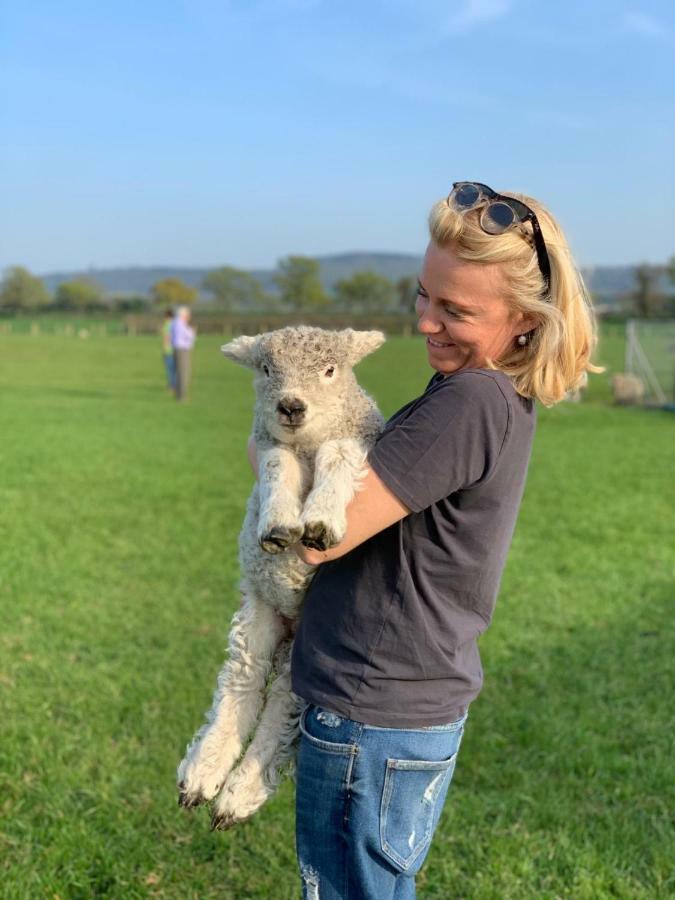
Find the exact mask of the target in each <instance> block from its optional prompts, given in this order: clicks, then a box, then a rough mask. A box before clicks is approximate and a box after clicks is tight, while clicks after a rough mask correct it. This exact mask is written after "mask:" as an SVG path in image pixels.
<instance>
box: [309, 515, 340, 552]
mask: <svg viewBox="0 0 675 900" xmlns="http://www.w3.org/2000/svg"><path fill="white" fill-rule="evenodd" d="M300 540H301V542H302V543H303V544H304V546H305V547H309V548H310V549H311V550H328V549H329V548H330V547H335V546H336V544H339V543H340V538H339V537H338V536H337V534H336V533H335V532H334V531H333V530H332V528H329V526H328V525H326V524H325V523H324V522H308V523H307V525H305V530H304V532H303V534H302V537H301V538H300Z"/></svg>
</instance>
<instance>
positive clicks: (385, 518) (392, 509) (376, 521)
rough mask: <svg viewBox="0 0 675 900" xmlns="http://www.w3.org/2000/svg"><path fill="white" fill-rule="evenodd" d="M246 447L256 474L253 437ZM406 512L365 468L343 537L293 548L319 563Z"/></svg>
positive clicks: (378, 479)
mask: <svg viewBox="0 0 675 900" xmlns="http://www.w3.org/2000/svg"><path fill="white" fill-rule="evenodd" d="M247 450H248V459H249V462H250V463H251V468H252V469H253V471H254V473H255V476H256V478H257V477H258V457H257V453H256V446H255V439H254V438H253V437H251V438H250V439H249V442H248V448H247ZM409 513H410V510H409V509H408V507H407V506H404V504H403V503H401V501H400V500H399V499H398V498H397V497H396V496H395V495H394V494H392V492H391V491H390V490H389V488H388V487H386V486H385V484H384V482H383V481H382V480H381V479H380V478H379V477H378V476H377V475H376V474H375V472H373V470H372V469H366V475H365V477H364V478H363V480H362V482H361V489H360V490H358V491H357V492H356V494H355V495H354V497H353V498H352V501H351V503H349V505H348V506H347V531H346V533H345V536H344V538H343V539H342V541H341V542H340V543H339V544H337V545H336V546H335V547H331V549H330V550H310V549H309V548H308V547H304V546H303V545H302V544H300V543H298V544H294V545H293V548H292V549H293V550H295V552H296V553H297V554H298V556H299V557H300V559H302V560H303V561H304V562H306V563H307V564H308V565H311V566H318V565H320V564H321V563H324V562H329V561H330V560H332V559H338V558H339V557H340V556H344V555H345V553H349V551H350V550H353V549H354V547H358V545H359V544H362V543H363V542H364V541H367V540H368V538H371V537H372V536H373V535H374V534H378V533H379V532H380V531H383V530H384V529H385V528H388V527H389V526H390V525H393V524H394V522H398V521H400V520H401V519H404V518H405V517H406V516H407V515H408V514H409Z"/></svg>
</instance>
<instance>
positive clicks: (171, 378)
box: [162, 351, 176, 391]
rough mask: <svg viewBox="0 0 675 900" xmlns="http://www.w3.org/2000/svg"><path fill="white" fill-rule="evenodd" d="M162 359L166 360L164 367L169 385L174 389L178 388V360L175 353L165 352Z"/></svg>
mask: <svg viewBox="0 0 675 900" xmlns="http://www.w3.org/2000/svg"><path fill="white" fill-rule="evenodd" d="M162 359H163V360H164V369H165V371H166V384H167V387H170V388H171V390H172V391H175V390H176V360H175V357H174V355H173V351H172V352H171V353H163V354H162Z"/></svg>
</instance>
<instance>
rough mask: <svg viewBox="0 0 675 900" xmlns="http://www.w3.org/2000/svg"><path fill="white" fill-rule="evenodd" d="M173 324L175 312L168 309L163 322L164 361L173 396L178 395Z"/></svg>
mask: <svg viewBox="0 0 675 900" xmlns="http://www.w3.org/2000/svg"><path fill="white" fill-rule="evenodd" d="M172 322H173V310H171V309H167V310H165V312H164V321H163V322H162V332H161V334H162V359H163V360H164V371H165V372H166V383H167V387H168V388H169V390H170V391H171V393H172V394H175V393H176V360H175V357H174V355H173V344H172V343H171V323H172Z"/></svg>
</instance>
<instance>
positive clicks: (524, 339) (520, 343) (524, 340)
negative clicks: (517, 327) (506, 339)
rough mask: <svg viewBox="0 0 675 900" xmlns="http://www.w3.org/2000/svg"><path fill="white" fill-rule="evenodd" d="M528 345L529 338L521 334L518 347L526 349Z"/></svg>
mask: <svg viewBox="0 0 675 900" xmlns="http://www.w3.org/2000/svg"><path fill="white" fill-rule="evenodd" d="M526 343H527V336H526V335H524V334H519V335H518V346H519V347H524V346H525V344H526Z"/></svg>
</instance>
